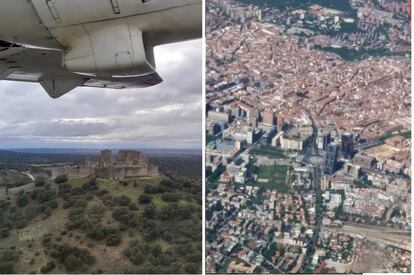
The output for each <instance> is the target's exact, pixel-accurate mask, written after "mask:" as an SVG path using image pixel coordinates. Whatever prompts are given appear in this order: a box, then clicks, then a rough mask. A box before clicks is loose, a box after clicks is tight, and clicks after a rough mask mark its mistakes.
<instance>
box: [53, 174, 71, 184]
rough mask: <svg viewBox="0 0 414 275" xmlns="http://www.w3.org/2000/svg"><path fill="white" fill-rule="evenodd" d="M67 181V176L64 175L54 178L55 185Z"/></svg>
mask: <svg viewBox="0 0 414 275" xmlns="http://www.w3.org/2000/svg"><path fill="white" fill-rule="evenodd" d="M67 181H68V176H66V175H60V176H57V177H56V178H55V182H56V183H57V184H59V183H64V182H67Z"/></svg>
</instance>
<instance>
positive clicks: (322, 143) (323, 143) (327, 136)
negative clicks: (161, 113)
mask: <svg viewBox="0 0 414 275" xmlns="http://www.w3.org/2000/svg"><path fill="white" fill-rule="evenodd" d="M329 143H331V131H330V130H329V129H322V128H320V129H319V131H318V137H317V144H318V149H319V150H326V147H328V144H329Z"/></svg>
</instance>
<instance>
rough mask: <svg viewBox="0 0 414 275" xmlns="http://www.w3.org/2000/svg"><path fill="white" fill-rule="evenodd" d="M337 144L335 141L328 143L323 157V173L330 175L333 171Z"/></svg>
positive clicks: (336, 156)
mask: <svg viewBox="0 0 414 275" xmlns="http://www.w3.org/2000/svg"><path fill="white" fill-rule="evenodd" d="M338 151H339V145H338V144H337V143H336V142H331V143H329V144H328V147H327V148H326V153H325V159H324V169H323V170H324V173H325V174H327V175H332V174H333V173H334V172H335V168H336V163H337V159H338Z"/></svg>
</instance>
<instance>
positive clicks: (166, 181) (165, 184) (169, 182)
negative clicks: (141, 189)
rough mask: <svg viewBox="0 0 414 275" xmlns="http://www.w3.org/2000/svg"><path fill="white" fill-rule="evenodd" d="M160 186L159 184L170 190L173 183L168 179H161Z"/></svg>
mask: <svg viewBox="0 0 414 275" xmlns="http://www.w3.org/2000/svg"><path fill="white" fill-rule="evenodd" d="M160 184H161V185H164V186H165V187H168V188H171V187H172V186H173V185H174V182H172V181H171V180H169V179H163V180H162V181H161V182H160Z"/></svg>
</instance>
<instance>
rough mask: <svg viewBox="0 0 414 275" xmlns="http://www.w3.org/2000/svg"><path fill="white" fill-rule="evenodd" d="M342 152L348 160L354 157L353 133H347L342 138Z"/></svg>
mask: <svg viewBox="0 0 414 275" xmlns="http://www.w3.org/2000/svg"><path fill="white" fill-rule="evenodd" d="M341 152H342V156H343V157H344V158H346V159H351V158H352V156H353V155H354V136H353V135H352V133H349V132H345V133H343V134H342V136H341Z"/></svg>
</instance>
